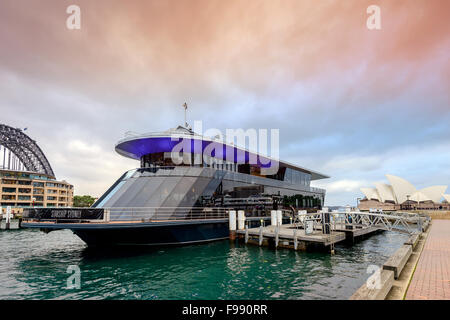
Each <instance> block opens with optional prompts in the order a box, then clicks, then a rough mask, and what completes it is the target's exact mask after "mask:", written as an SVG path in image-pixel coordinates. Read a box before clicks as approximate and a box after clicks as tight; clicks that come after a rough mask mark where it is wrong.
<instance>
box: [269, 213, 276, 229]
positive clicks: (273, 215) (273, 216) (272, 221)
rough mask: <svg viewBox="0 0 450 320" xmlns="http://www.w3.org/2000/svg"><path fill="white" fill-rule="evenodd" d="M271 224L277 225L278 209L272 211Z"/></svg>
mask: <svg viewBox="0 0 450 320" xmlns="http://www.w3.org/2000/svg"><path fill="white" fill-rule="evenodd" d="M270 224H271V225H272V226H276V225H277V211H276V210H272V211H270Z"/></svg>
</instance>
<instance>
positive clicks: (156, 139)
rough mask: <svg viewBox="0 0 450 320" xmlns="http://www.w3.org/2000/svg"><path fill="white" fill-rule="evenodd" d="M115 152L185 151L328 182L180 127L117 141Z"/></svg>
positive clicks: (136, 154)
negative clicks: (288, 171)
mask: <svg viewBox="0 0 450 320" xmlns="http://www.w3.org/2000/svg"><path fill="white" fill-rule="evenodd" d="M115 149H116V151H117V152H118V153H119V154H121V155H123V156H125V157H128V158H131V159H136V160H139V159H140V158H141V157H142V156H144V155H147V154H151V153H159V152H180V151H186V152H189V153H196V154H207V155H210V156H211V157H213V158H216V159H220V160H226V161H230V162H234V163H238V164H243V163H250V164H255V165H257V166H259V167H261V168H273V167H274V166H278V167H287V168H292V169H295V170H299V171H303V172H306V173H310V174H311V180H318V179H324V178H329V176H327V175H324V174H321V173H319V172H316V171H313V170H309V169H306V168H303V167H299V166H296V165H293V164H290V163H287V162H285V161H279V160H277V159H273V158H271V157H267V156H264V155H260V154H258V153H255V152H250V151H248V150H245V149H243V148H240V147H238V146H236V145H232V144H227V143H223V142H222V141H219V140H213V139H211V138H207V137H204V136H201V135H198V134H196V133H194V132H193V131H191V130H188V129H186V128H184V127H181V126H180V127H178V128H176V129H171V130H168V131H165V132H155V133H147V134H142V135H133V136H130V137H127V138H125V139H122V140H120V141H119V142H118V143H117V145H116V147H115Z"/></svg>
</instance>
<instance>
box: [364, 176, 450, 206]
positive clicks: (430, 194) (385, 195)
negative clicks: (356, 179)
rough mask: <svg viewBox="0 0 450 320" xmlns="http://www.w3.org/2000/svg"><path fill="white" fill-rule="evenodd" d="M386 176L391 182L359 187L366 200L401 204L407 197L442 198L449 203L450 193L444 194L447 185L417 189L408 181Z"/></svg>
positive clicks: (438, 200) (432, 199) (434, 201)
mask: <svg viewBox="0 0 450 320" xmlns="http://www.w3.org/2000/svg"><path fill="white" fill-rule="evenodd" d="M386 178H387V179H388V180H389V182H390V183H391V184H390V185H388V184H385V183H375V188H361V192H362V193H364V195H365V196H366V198H367V199H368V200H378V201H380V202H391V203H395V204H402V203H404V202H405V201H407V200H408V199H409V200H411V201H415V202H418V203H420V202H426V201H431V202H433V203H439V202H440V201H441V199H442V197H444V199H445V200H446V201H447V202H449V203H450V195H445V194H444V193H445V191H446V190H447V186H432V187H428V188H424V189H420V190H417V189H416V187H414V186H413V185H412V184H411V183H410V182H409V181H407V180H405V179H403V178H400V177H397V176H393V175H390V174H387V175H386Z"/></svg>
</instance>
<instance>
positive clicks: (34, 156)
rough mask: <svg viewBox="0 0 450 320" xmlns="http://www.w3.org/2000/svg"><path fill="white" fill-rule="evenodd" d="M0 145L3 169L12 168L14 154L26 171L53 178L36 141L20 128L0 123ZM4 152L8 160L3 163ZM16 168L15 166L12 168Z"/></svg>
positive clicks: (45, 158)
mask: <svg viewBox="0 0 450 320" xmlns="http://www.w3.org/2000/svg"><path fill="white" fill-rule="evenodd" d="M0 146H2V147H3V155H1V154H0V156H2V159H0V162H1V161H3V169H9V170H11V169H12V166H11V157H12V156H15V158H17V160H18V161H20V163H21V164H22V165H23V167H24V169H25V170H26V171H31V172H37V173H43V174H46V175H48V176H51V177H52V178H55V174H54V172H53V169H52V167H51V166H50V163H49V162H48V160H47V157H46V156H45V154H44V152H42V150H41V148H39V146H38V145H37V143H36V141H34V140H33V139H31V138H30V137H29V136H27V135H26V134H25V133H24V132H23V131H22V130H21V129H16V128H12V127H10V126H7V125H4V124H0ZM6 153H8V161H7V162H6V163H5V159H6ZM14 169H17V168H14Z"/></svg>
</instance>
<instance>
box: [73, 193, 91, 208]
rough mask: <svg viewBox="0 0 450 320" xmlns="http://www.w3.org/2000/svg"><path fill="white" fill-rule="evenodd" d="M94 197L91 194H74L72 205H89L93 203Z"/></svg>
mask: <svg viewBox="0 0 450 320" xmlns="http://www.w3.org/2000/svg"><path fill="white" fill-rule="evenodd" d="M95 200H96V199H95V198H93V197H91V196H87V195H86V196H74V197H73V206H74V207H90V206H92V205H93V204H94V202H95Z"/></svg>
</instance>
